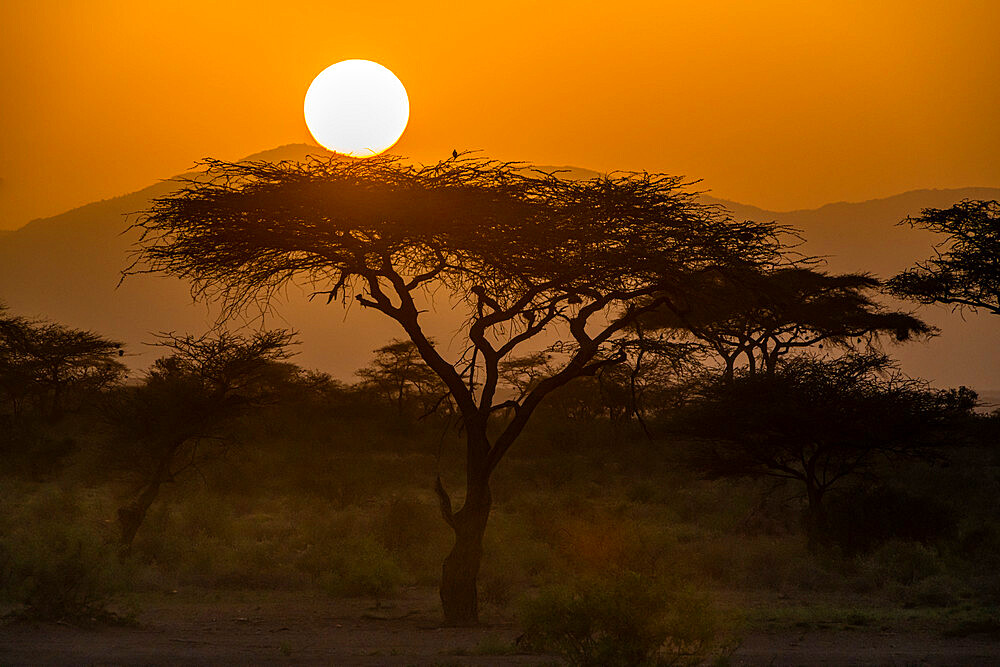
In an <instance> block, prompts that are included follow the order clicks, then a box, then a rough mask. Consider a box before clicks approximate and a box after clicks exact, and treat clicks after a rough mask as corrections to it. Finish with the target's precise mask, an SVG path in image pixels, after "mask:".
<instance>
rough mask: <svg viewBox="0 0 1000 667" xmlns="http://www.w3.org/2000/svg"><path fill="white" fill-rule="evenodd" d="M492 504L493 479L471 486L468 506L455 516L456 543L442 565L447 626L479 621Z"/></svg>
mask: <svg viewBox="0 0 1000 667" xmlns="http://www.w3.org/2000/svg"><path fill="white" fill-rule="evenodd" d="M491 504H492V500H491V497H490V489H489V482H488V481H486V480H482V481H480V482H478V483H476V484H475V485H474V486H472V487H470V488H469V489H468V492H467V496H466V500H465V505H464V506H463V507H462V509H461V510H459V511H458V512H456V513H455V515H454V521H453V525H452V528H453V529H454V531H455V546H454V547H452V549H451V553H449V554H448V556H447V557H446V558H445V559H444V564H443V565H442V566H441V589H440V593H441V606H442V608H443V610H444V620H445V623H446V624H447V625H450V626H454V627H470V626H474V625H478V624H479V595H478V592H477V589H476V581H477V579H478V578H479V565H480V562H481V561H482V557H483V534H484V533H485V532H486V522H487V520H488V519H489V516H490V506H491Z"/></svg>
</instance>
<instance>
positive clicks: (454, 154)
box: [451, 149, 458, 158]
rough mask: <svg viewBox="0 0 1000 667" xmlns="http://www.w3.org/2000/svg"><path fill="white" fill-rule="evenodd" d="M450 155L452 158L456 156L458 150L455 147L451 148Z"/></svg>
mask: <svg viewBox="0 0 1000 667" xmlns="http://www.w3.org/2000/svg"><path fill="white" fill-rule="evenodd" d="M451 156H452V157H453V158H456V157H458V150H457V149H456V150H453V151H452V152H451Z"/></svg>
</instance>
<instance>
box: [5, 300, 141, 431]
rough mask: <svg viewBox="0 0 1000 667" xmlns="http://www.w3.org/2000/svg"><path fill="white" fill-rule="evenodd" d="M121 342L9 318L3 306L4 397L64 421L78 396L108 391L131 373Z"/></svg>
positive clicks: (17, 407)
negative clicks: (120, 359)
mask: <svg viewBox="0 0 1000 667" xmlns="http://www.w3.org/2000/svg"><path fill="white" fill-rule="evenodd" d="M121 347H122V346H121V343H118V342H116V341H113V340H108V339H106V338H103V337H101V336H100V335H98V334H96V333H93V332H91V331H83V330H79V329H71V328H69V327H66V326H63V325H61V324H55V323H51V322H41V321H31V320H28V319H25V318H23V317H17V316H12V315H8V314H7V309H6V307H4V306H3V305H2V304H0V398H2V399H3V400H4V402H6V403H7V405H8V406H9V408H10V410H11V412H12V414H13V415H14V417H18V416H19V415H20V414H21V413H22V412H24V411H25V410H26V409H32V408H33V409H37V410H39V411H40V412H41V413H43V414H44V415H45V416H47V417H49V418H51V417H58V416H60V415H61V414H62V412H63V410H64V409H65V408H66V407H67V402H68V401H70V400H71V399H72V398H73V397H74V396H76V397H78V396H79V395H81V394H86V393H87V392H98V391H103V390H105V389H107V388H109V387H111V386H113V385H115V384H116V383H118V382H119V381H120V380H121V379H122V378H123V377H124V376H125V373H126V369H125V366H124V365H123V364H122V363H121V362H119V361H118V359H117V358H118V357H119V356H121V355H122V354H123V351H122V349H121Z"/></svg>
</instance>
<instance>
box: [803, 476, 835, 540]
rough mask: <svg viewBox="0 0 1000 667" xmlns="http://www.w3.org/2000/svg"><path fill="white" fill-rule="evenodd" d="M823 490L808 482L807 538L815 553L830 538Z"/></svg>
mask: <svg viewBox="0 0 1000 667" xmlns="http://www.w3.org/2000/svg"><path fill="white" fill-rule="evenodd" d="M823 491H824V489H821V488H820V487H819V486H817V485H815V484H810V483H809V482H807V483H806V500H807V501H808V503H809V504H808V505H807V506H806V516H805V524H806V540H807V544H808V548H809V551H810V552H811V553H815V552H816V551H819V549H820V547H822V546H824V545H826V544H827V543H828V542H829V540H830V533H829V531H828V530H827V528H828V527H827V520H826V508H825V507H824V506H823Z"/></svg>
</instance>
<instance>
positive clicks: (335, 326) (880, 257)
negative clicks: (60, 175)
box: [0, 144, 1000, 390]
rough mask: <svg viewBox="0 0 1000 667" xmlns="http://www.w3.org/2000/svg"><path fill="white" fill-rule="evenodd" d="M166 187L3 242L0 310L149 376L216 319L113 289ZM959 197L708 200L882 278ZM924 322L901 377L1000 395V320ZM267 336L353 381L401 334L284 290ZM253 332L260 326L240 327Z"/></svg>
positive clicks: (581, 173) (982, 195) (175, 287)
mask: <svg viewBox="0 0 1000 667" xmlns="http://www.w3.org/2000/svg"><path fill="white" fill-rule="evenodd" d="M324 153H325V151H323V149H321V148H317V147H314V146H307V145H302V144H293V145H289V146H282V147H279V148H275V149H273V150H269V151H265V152H262V153H257V154H255V155H252V156H250V157H248V158H246V159H248V160H269V161H279V160H301V159H303V158H304V157H305V156H307V155H309V154H318V155H322V154H324ZM539 168H540V169H542V170H544V171H561V172H563V173H565V174H566V175H568V176H572V177H575V178H591V177H594V176H597V175H598V173H597V172H594V171H590V170H586V169H580V168H576V167H553V166H543V167H539ZM175 187H176V186H175V184H174V183H172V182H170V181H163V182H160V183H156V184H153V185H151V186H149V187H148V188H145V189H143V190H139V191H138V192H133V193H131V194H127V195H124V196H122V197H117V198H114V199H107V200H104V201H99V202H94V203H92V204H88V205H86V206H82V207H80V208H76V209H73V210H72V211H68V212H66V213H63V214H61V215H57V216H53V217H51V218H45V219H39V220H33V221H32V222H30V223H28V224H27V225H25V226H24V227H22V228H21V229H18V230H15V231H12V232H7V233H0V301H2V302H6V303H7V304H8V305H9V306H10V307H11V309H12V310H13V311H14V312H16V313H18V314H24V315H31V316H38V317H44V318H47V319H51V320H54V321H58V322H62V323H65V324H67V325H70V326H74V327H81V328H87V329H93V330H95V331H99V332H101V333H102V334H105V335H107V336H110V337H113V338H116V339H120V340H123V341H125V342H126V343H127V344H128V353H129V357H128V359H129V360H130V362H131V363H132V365H133V366H134V367H137V368H142V367H145V366H146V365H147V364H148V363H149V362H150V361H151V360H152V359H153V358H154V355H155V351H154V350H150V349H149V348H147V347H145V346H143V345H142V342H144V341H149V340H150V339H151V334H152V333H155V332H159V331H166V330H174V331H177V332H192V333H193V332H199V331H203V330H204V329H205V328H207V327H209V326H211V325H212V324H213V323H214V322H215V320H216V316H217V312H216V311H214V310H213V309H212V307H210V306H209V305H206V304H201V303H199V304H194V303H192V301H191V298H190V296H189V292H188V286H187V285H186V284H185V283H182V282H181V281H179V280H176V279H173V278H164V277H160V276H137V277H131V278H129V279H128V280H126V281H125V282H124V283H123V284H122V285H121V286H120V287H119V286H118V282H119V278H120V272H121V270H122V268H124V267H125V266H126V265H127V264H128V262H129V249H130V247H131V245H132V244H133V243H134V241H135V240H136V234H135V232H134V231H126V229H127V227H128V225H129V218H128V215H127V214H129V213H134V212H137V211H141V210H143V209H144V208H146V206H147V205H148V202H149V200H150V199H151V198H154V197H157V196H162V195H165V194H167V193H169V192H170V191H172V190H173V189H174V188H175ZM966 198H973V199H1000V188H965V189H957V190H916V191H913V192H907V193H904V194H900V195H896V196H894V197H888V198H885V199H875V200H871V201H867V202H859V203H846V202H842V203H836V204H828V205H826V206H823V207H821V208H818V209H814V210H802V211H788V212H775V211H765V210H762V209H759V208H755V207H752V206H746V205H743V204H739V203H736V202H731V201H726V200H723V199H715V198H712V197H707V196H706V197H704V199H705V201H707V202H710V203H718V204H721V205H723V206H725V207H727V208H728V209H729V210H730V211H731V212H732V213H733V215H734V217H737V218H741V219H756V220H775V221H777V222H779V223H781V224H785V225H789V226H792V227H795V228H797V229H799V230H801V231H802V235H803V237H804V238H805V239H806V241H805V243H804V244H803V245H802V246H801V248H800V251H801V252H803V253H804V254H808V255H825V256H828V261H829V265H830V268H831V269H832V270H836V271H869V272H872V273H875V274H877V275H881V276H883V277H884V276H888V275H891V274H892V273H895V272H896V271H898V270H899V269H902V268H903V267H905V266H908V265H909V264H911V263H912V262H913V261H914V260H916V259H922V258H925V257H927V256H929V254H930V252H931V245H932V243H933V240H934V239H933V236H932V235H930V234H928V233H926V232H922V231H915V230H912V229H910V228H909V227H908V226H897V224H896V223H897V222H898V221H900V220H902V219H903V218H905V217H906V216H907V215H915V214H918V213H919V212H920V210H921V209H922V208H926V207H935V208H942V207H947V206H950V205H951V204H953V203H955V202H957V201H960V200H962V199H966ZM436 309H437V312H438V313H439V314H440V317H438V318H436V319H437V322H436V326H435V327H434V333H435V335H437V337H438V338H439V339H440V340H448V339H449V338H450V335H449V334H450V327H451V326H453V325H454V324H455V323H456V322H457V321H458V318H459V316H458V315H457V314H455V313H452V311H451V308H450V306H449V304H448V303H446V302H444V300H443V299H439V301H438V302H437V304H436ZM921 313H922V315H923V316H925V317H926V318H927V319H929V320H930V321H931V322H932V323H934V324H935V325H937V326H938V327H940V328H941V329H942V332H943V334H942V336H940V337H939V338H937V339H935V340H933V341H931V342H930V343H927V344H920V343H914V344H908V345H905V346H902V347H900V348H897V349H896V350H895V353H896V354H897V356H899V358H900V359H901V360H902V362H903V364H904V369H905V370H906V371H907V372H909V373H910V374H912V375H917V376H921V377H926V378H928V379H931V380H933V381H935V382H936V383H937V384H939V385H942V386H955V385H959V384H966V385H969V386H972V387H975V388H979V389H982V390H988V389H1000V354H997V352H996V351H997V350H998V349H1000V317H995V316H987V315H973V314H966V315H965V317H964V318H963V317H962V316H961V315H959V314H956V313H952V312H950V311H948V310H947V309H944V308H933V307H932V308H925V309H923V310H921ZM263 322H264V324H265V325H267V326H286V327H291V328H294V329H296V330H298V331H299V332H300V334H301V340H302V345H301V347H300V352H301V354H300V355H299V356H298V357H297V358H296V360H297V362H298V363H300V364H302V365H304V366H306V367H311V368H318V369H321V370H325V371H327V372H330V373H333V374H334V375H335V376H338V377H342V378H349V377H350V376H351V374H352V372H353V371H354V370H355V369H356V368H358V367H359V366H362V365H364V364H365V363H367V361H368V359H369V355H370V351H371V349H372V348H374V347H377V346H378V345H380V344H382V342H384V341H387V340H388V339H390V338H392V337H394V336H396V337H398V336H400V335H401V331H399V330H398V328H397V326H396V325H395V324H394V323H392V322H390V321H388V320H387V319H386V318H384V317H382V316H380V315H379V314H378V313H372V312H368V311H364V310H361V309H358V308H354V309H353V310H351V312H350V313H349V314H348V313H345V312H344V310H343V308H342V307H341V306H340V305H339V304H336V303H334V304H331V305H329V306H327V305H326V304H325V299H319V300H316V301H309V300H308V291H307V290H305V289H298V288H292V289H289V290H288V292H287V293H286V295H285V298H284V303H281V304H279V305H278V307H277V312H276V313H274V314H271V315H269V316H267V317H266V318H264V320H263ZM247 324H248V325H250V326H256V325H259V324H260V321H259V320H256V321H250V322H248V323H247Z"/></svg>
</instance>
